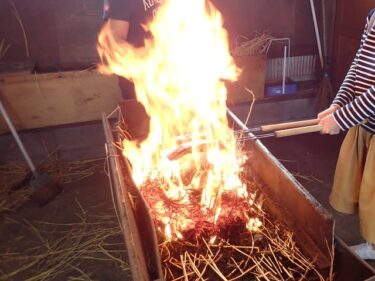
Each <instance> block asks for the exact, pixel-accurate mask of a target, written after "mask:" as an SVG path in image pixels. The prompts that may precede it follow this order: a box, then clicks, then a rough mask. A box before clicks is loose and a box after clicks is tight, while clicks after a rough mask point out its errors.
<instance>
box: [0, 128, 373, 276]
mask: <svg viewBox="0 0 375 281" xmlns="http://www.w3.org/2000/svg"><path fill="white" fill-rule="evenodd" d="M342 139H343V135H339V136H322V135H319V134H309V135H304V136H298V137H289V138H285V139H271V138H270V139H264V140H262V142H263V144H264V145H265V146H266V147H267V148H268V149H269V150H270V151H271V152H272V153H273V154H274V155H275V157H276V158H278V159H279V160H280V161H281V163H282V164H284V165H285V166H286V168H287V169H288V170H289V171H290V172H291V173H292V174H293V175H294V176H295V177H296V178H297V180H299V181H300V182H301V183H302V185H303V186H304V187H305V188H306V189H307V190H308V191H309V192H310V193H311V194H312V195H313V196H314V197H315V198H316V199H317V200H318V201H319V202H320V203H321V204H322V205H323V206H324V207H325V208H327V210H328V211H329V212H331V213H332V214H333V216H334V218H335V220H336V233H337V235H338V236H339V237H341V238H342V239H343V240H344V241H345V242H346V243H347V244H349V245H352V244H356V243H359V242H362V238H361V236H360V234H359V231H358V219H357V217H356V216H355V215H352V216H349V215H343V214H339V213H337V212H335V211H334V210H333V209H332V208H330V206H329V204H328V195H329V192H330V186H331V183H332V176H333V173H334V168H335V162H336V158H337V154H338V150H339V145H340V143H341V141H342ZM22 169H23V168H20V167H19V166H13V167H10V168H9V167H8V169H6V168H5V166H3V167H2V168H1V169H0V185H1V188H2V190H4V186H5V185H6V184H8V183H9V177H10V178H12V182H15V181H16V180H18V179H19V178H20V175H21V174H22ZM46 169H47V168H46ZM15 171H16V172H17V173H18V174H17V173H16V172H15ZM47 172H48V173H49V174H53V175H57V176H59V177H60V179H62V180H63V182H64V184H63V189H62V192H61V193H60V194H59V195H58V196H57V197H56V198H55V199H54V200H52V201H51V202H50V203H48V204H47V205H45V206H44V207H39V206H38V205H37V204H36V203H35V202H34V201H32V200H27V199H25V198H27V194H26V193H25V192H24V191H22V189H21V190H18V191H14V192H11V193H10V194H9V193H8V195H7V196H10V197H9V198H11V200H7V201H0V233H1V237H2V239H1V242H0V253H1V258H0V280H29V281H31V280H103V281H112V280H113V281H115V280H131V277H130V271H129V267H128V264H127V262H126V253H125V246H124V242H123V237H122V232H121V229H120V227H119V224H118V221H117V217H116V213H115V210H114V207H113V199H112V196H111V190H110V186H109V181H108V178H107V176H106V174H105V161H104V159H98V160H95V161H87V162H85V161H83V162H82V161H81V162H80V161H78V162H69V163H65V164H61V165H60V167H58V168H56V167H53V168H51V169H50V170H49V171H48V169H47ZM12 173H13V174H12ZM15 173H16V174H15ZM6 190H7V189H6ZM371 265H372V266H374V267H375V263H371Z"/></svg>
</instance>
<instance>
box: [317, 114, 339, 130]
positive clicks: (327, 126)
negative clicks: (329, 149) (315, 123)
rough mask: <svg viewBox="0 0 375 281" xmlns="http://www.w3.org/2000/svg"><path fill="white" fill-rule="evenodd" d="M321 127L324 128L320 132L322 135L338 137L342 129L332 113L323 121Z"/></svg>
mask: <svg viewBox="0 0 375 281" xmlns="http://www.w3.org/2000/svg"><path fill="white" fill-rule="evenodd" d="M319 125H321V126H323V129H322V130H321V131H320V132H321V133H322V134H328V135H337V134H338V133H340V127H339V125H338V124H337V122H336V120H335V118H333V114H332V113H331V114H329V115H327V116H325V117H324V118H323V119H321V120H320V122H319Z"/></svg>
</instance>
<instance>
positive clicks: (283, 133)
mask: <svg viewBox="0 0 375 281" xmlns="http://www.w3.org/2000/svg"><path fill="white" fill-rule="evenodd" d="M322 129H323V126H321V125H313V126H306V127H299V128H293V129H286V130H279V131H275V132H274V133H275V137H277V138H283V137H289V136H296V135H301V134H308V133H315V132H320V131H321V130H322Z"/></svg>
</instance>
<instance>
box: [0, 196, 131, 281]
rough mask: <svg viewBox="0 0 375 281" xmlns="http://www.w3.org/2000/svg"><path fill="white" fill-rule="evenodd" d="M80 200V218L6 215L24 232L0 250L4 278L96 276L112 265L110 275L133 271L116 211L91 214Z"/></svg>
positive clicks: (36, 280)
mask: <svg viewBox="0 0 375 281" xmlns="http://www.w3.org/2000/svg"><path fill="white" fill-rule="evenodd" d="M76 204H77V205H78V206H79V208H80V212H79V213H77V214H76V215H77V218H78V219H76V220H75V222H45V221H34V222H33V223H31V222H29V221H27V220H23V221H22V220H21V221H18V220H17V221H16V220H14V219H11V218H5V223H6V225H7V227H8V228H11V227H13V228H14V229H17V232H16V231H15V232H16V233H18V234H19V235H15V237H12V239H13V240H14V241H17V244H15V245H13V247H12V248H11V249H9V248H3V249H0V253H1V257H2V258H1V259H0V280H25V281H26V280H27V281H40V280H56V279H58V280H94V279H93V278H94V277H95V275H96V276H97V275H98V274H99V275H100V274H103V271H104V269H112V270H107V272H110V274H111V276H114V275H115V273H116V272H117V274H118V272H119V271H120V272H122V275H123V278H124V276H128V275H129V266H128V264H127V263H126V262H125V261H124V260H126V259H125V254H126V253H125V246H124V243H123V240H122V232H121V229H120V227H119V225H118V221H117V218H116V216H115V215H113V216H112V215H95V216H94V215H88V212H87V210H85V209H83V207H82V206H81V204H80V203H79V202H78V200H76ZM95 209H96V207H95ZM95 213H97V210H95ZM13 235H14V234H13ZM13 244H14V243H13ZM17 245H19V247H17ZM2 247H7V246H6V245H2ZM119 269H120V270H119ZM96 280H97V279H96Z"/></svg>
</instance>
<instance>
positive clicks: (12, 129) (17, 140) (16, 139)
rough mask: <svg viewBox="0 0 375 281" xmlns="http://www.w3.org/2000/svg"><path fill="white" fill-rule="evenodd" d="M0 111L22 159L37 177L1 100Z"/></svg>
mask: <svg viewBox="0 0 375 281" xmlns="http://www.w3.org/2000/svg"><path fill="white" fill-rule="evenodd" d="M0 111H1V114H2V115H3V117H4V119H5V122H6V123H7V125H8V127H9V129H10V131H11V133H12V135H13V137H14V139H15V141H16V142H17V144H18V147H19V148H20V150H21V152H22V154H23V157H25V160H26V162H27V164H28V165H29V167H30V170H31V172H32V173H33V175H34V176H37V172H36V168H35V165H34V163H33V161H31V158H30V156H29V154H28V153H27V151H26V149H25V147H24V145H23V143H22V141H21V139H20V137H19V135H18V133H17V131H16V129H15V128H14V126H13V124H12V121H11V120H10V118H9V116H8V113H7V112H6V110H5V107H4V105H3V103H2V101H1V100H0Z"/></svg>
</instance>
